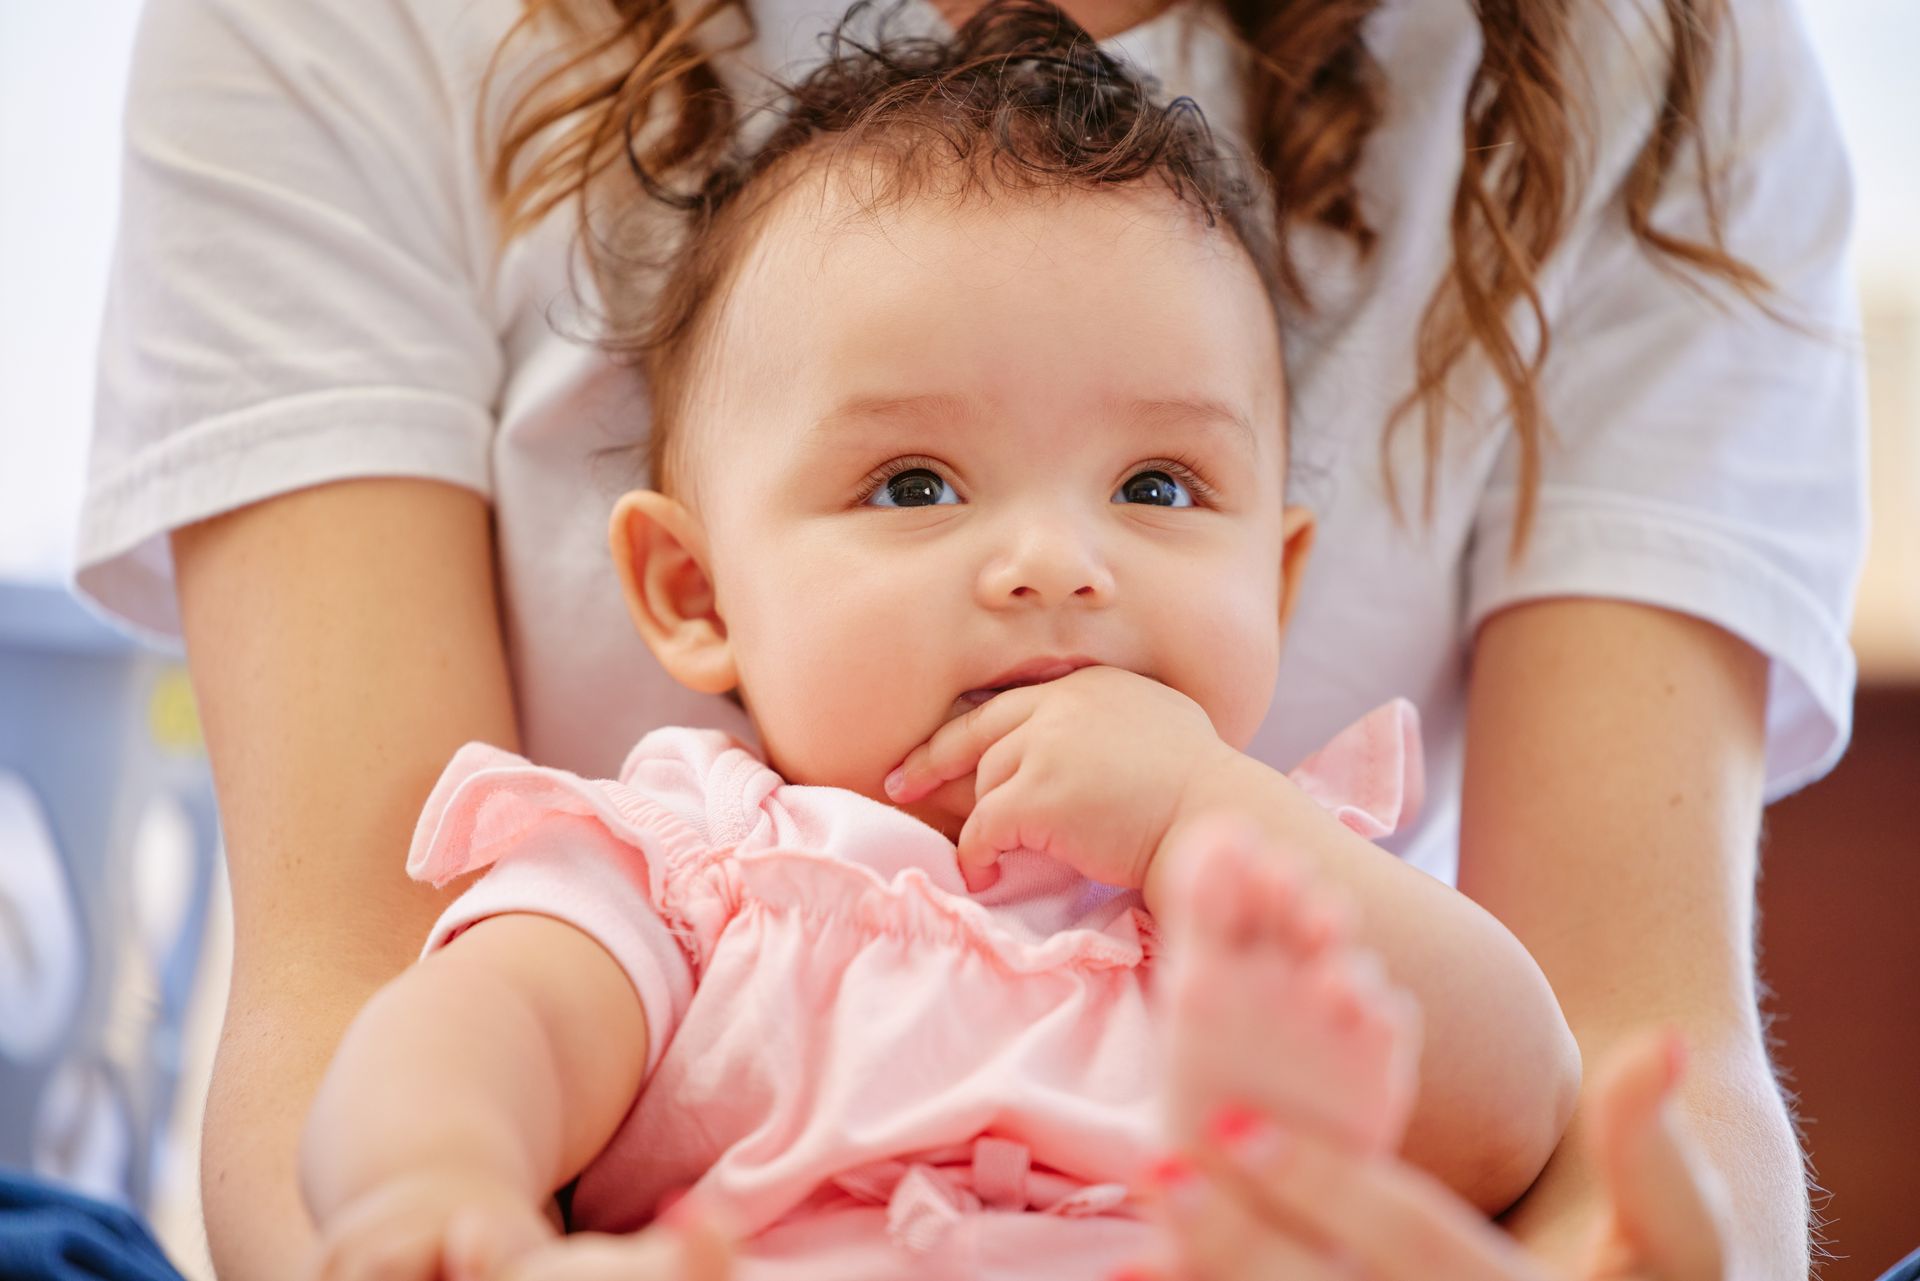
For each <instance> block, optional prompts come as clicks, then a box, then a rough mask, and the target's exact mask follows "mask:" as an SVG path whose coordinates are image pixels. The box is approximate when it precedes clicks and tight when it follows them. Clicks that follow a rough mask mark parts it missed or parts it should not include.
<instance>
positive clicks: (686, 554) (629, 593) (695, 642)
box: [607, 489, 740, 694]
mask: <svg viewBox="0 0 1920 1281" xmlns="http://www.w3.org/2000/svg"><path fill="white" fill-rule="evenodd" d="M607 539H608V543H609V545H610V546H611V548H612V551H613V564H614V568H615V569H616V570H617V571H618V572H619V574H620V589H621V591H622V592H623V593H625V595H626V598H627V613H628V614H630V615H632V617H633V625H634V626H635V627H636V628H638V629H639V631H640V636H641V639H643V640H645V641H646V642H647V648H648V649H650V650H652V651H653V656H654V657H655V658H657V659H659V660H660V666H662V667H664V668H666V669H667V674H668V675H669V676H671V677H673V679H675V680H677V681H679V682H680V683H681V684H682V685H684V686H686V687H687V688H688V689H690V690H694V691H696V692H698V693H702V694H724V693H726V692H727V691H728V690H730V689H732V688H734V686H736V685H738V684H739V683H740V682H739V672H738V670H737V669H736V667H735V666H734V661H733V646H732V645H731V643H729V641H728V640H727V624H726V620H724V619H722V618H721V617H720V612H719V610H718V609H717V608H716V603H715V600H714V590H713V578H712V576H711V575H710V574H709V573H708V572H707V548H706V538H705V536H704V534H703V532H702V530H701V528H700V522H699V521H698V520H696V519H695V518H694V515H693V513H692V512H690V511H688V510H687V508H686V507H685V506H684V505H682V504H680V503H678V502H675V501H674V500H673V499H671V498H668V497H667V496H666V495H665V494H660V493H655V492H654V491H652V490H646V489H636V490H632V491H630V492H628V493H626V494H622V495H621V496H620V501H619V502H617V503H615V504H614V506H613V521H612V523H611V526H610V527H609V529H608V531H607Z"/></svg>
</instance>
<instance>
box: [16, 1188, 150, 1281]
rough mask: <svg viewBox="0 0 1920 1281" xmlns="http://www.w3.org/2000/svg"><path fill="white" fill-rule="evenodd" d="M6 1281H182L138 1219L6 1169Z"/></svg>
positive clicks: (115, 1207)
mask: <svg viewBox="0 0 1920 1281" xmlns="http://www.w3.org/2000/svg"><path fill="white" fill-rule="evenodd" d="M0 1277H5V1278H6V1281H181V1277H180V1273H179V1272H178V1271H176V1270H175V1269H174V1266H173V1265H172V1264H171V1263H168V1262H167V1257H166V1255H165V1254H163V1253H162V1252H161V1250H160V1246H159V1244H158V1243H157V1242H156V1241H155V1240H154V1239H153V1234H152V1233H151V1232H149V1231H147V1229H146V1225H145V1224H143V1223H141V1222H140V1220H139V1219H137V1218H135V1217H134V1216H133V1215H132V1214H131V1213H129V1212H128V1211H126V1210H123V1209H121V1208H120V1207H118V1206H113V1205H107V1204H105V1203H104V1202H100V1201H95V1200H93V1199H91V1198H89V1197H83V1196H80V1195H79V1194H77V1193H73V1192H68V1191H66V1190H64V1189H62V1188H58V1187H55V1186H53V1185H52V1184H49V1183H46V1182H43V1181H40V1180H36V1179H30V1178H27V1177H26V1176H24V1175H21V1174H18V1173H16V1172H13V1171H9V1170H6V1169H0Z"/></svg>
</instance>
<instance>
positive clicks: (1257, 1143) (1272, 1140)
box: [1207, 1103, 1287, 1166]
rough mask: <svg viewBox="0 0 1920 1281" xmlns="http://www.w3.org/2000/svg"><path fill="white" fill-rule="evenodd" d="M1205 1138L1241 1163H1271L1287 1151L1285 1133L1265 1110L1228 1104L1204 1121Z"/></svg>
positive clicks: (1257, 1164)
mask: <svg viewBox="0 0 1920 1281" xmlns="http://www.w3.org/2000/svg"><path fill="white" fill-rule="evenodd" d="M1207 1137H1208V1138H1210V1139H1212V1140H1213V1141H1214V1142H1215V1143H1217V1144H1219V1145H1220V1146H1221V1147H1222V1148H1223V1149H1225V1150H1226V1151H1227V1152H1228V1153H1229V1154H1230V1155H1232V1156H1233V1158H1234V1159H1235V1160H1237V1161H1239V1162H1240V1163H1241V1164H1242V1165H1252V1166H1265V1165H1270V1164H1272V1163H1273V1162H1274V1161H1275V1160H1276V1159H1278V1158H1279V1157H1280V1155H1281V1154H1282V1153H1284V1152H1285V1151H1286V1146H1287V1136H1286V1134H1285V1133H1284V1132H1283V1131H1282V1130H1281V1129H1280V1127H1279V1126H1277V1125H1275V1124H1274V1123H1273V1121H1272V1120H1271V1119H1269V1118H1268V1117H1267V1116H1266V1115H1265V1114H1264V1113H1262V1112H1257V1111H1255V1110H1254V1109H1253V1108H1250V1107H1246V1106H1244V1105H1242V1104H1238V1103H1228V1104H1226V1105H1224V1106H1223V1107H1221V1108H1220V1109H1219V1110H1218V1111H1216V1112H1215V1113H1214V1114H1213V1116H1212V1117H1211V1118H1210V1119H1209V1120H1208V1121H1207Z"/></svg>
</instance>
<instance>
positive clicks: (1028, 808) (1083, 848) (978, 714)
mask: <svg viewBox="0 0 1920 1281" xmlns="http://www.w3.org/2000/svg"><path fill="white" fill-rule="evenodd" d="M1238 756H1239V753H1238V752H1235V751H1234V750H1233V749H1232V748H1231V747H1229V746H1227V745H1226V744H1225V743H1223V742H1221V741H1220V736H1219V735H1218V734H1216V733H1215V732H1214V729H1213V722H1212V721H1210V720H1208V719H1207V714H1206V712H1205V711H1204V710H1202V709H1201V707H1200V705H1199V704H1198V703H1196V702H1194V701H1193V700H1192V699H1191V698H1188V697H1187V696H1186V695H1185V694H1182V693H1181V692H1180V691H1178V690H1176V689H1173V688H1171V687H1169V686H1166V685H1162V684H1161V683H1160V682H1158V681H1156V680H1152V679H1150V678H1148V677H1145V676H1140V675H1137V674H1135V673H1133V672H1129V671H1126V670H1124V669H1122V668H1118V667H1083V668H1080V669H1079V670H1078V671H1074V672H1070V673H1068V674H1067V675H1065V676H1062V677H1060V678H1059V679H1058V680H1052V681H1048V682H1046V683H1045V684H1041V685H1026V686H1021V687H1019V688H1017V689H1010V690H1007V691H1006V692H1005V693H1002V694H998V695H996V696H995V697H993V698H992V699H989V700H988V701H987V702H985V703H982V704H980V706H978V707H976V708H974V709H973V710H971V711H969V712H967V713H966V714H965V715H963V716H957V717H955V718H954V719H953V720H951V721H948V722H947V723H946V724H945V725H943V726H941V727H940V728H939V729H938V730H937V731H935V733H934V735H933V737H932V738H930V739H928V740H927V741H926V742H925V743H922V744H921V745H920V746H919V747H916V748H914V749H913V751H912V752H910V753H908V755H907V759H906V760H905V761H903V762H902V763H901V766H900V768H899V769H898V770H897V771H895V774H894V776H893V777H890V778H889V779H888V784H889V786H888V788H887V795H888V796H889V797H891V798H892V799H893V800H894V801H896V802H898V803H901V804H906V803H909V802H912V801H914V800H917V799H919V798H920V797H922V796H925V795H926V794H928V793H929V792H931V791H933V790H934V789H935V788H937V787H939V786H940V785H941V784H942V783H945V782H947V781H948V780H949V779H956V778H964V777H965V776H966V775H968V774H974V775H975V776H976V777H975V781H974V806H973V812H972V814H970V815H969V816H968V818H967V821H966V823H965V825H964V826H962V827H961V829H960V839H959V847H960V852H959V856H960V873H961V875H962V876H963V877H964V878H965V879H966V882H967V888H968V889H971V890H980V889H985V888H986V887H987V886H989V885H991V884H993V882H994V880H995V879H996V877H997V872H996V871H995V868H994V865H995V864H996V863H997V862H998V861H999V858H1000V855H1001V854H1003V853H1005V852H1006V851H1008V850H1015V849H1022V848H1025V849H1032V850H1039V851H1041V852H1043V853H1046V854H1050V855H1052V856H1053V857H1054V858H1057V859H1059V860H1061V861H1062V862H1064V863H1067V864H1069V865H1070V866H1072V867H1073V868H1075V869H1076V870H1077V871H1079V872H1080V873H1082V874H1083V875H1085V876H1087V877H1090V878H1091V879H1093V880H1096V881H1100V882H1102V883H1104V884H1107V885H1118V886H1123V887H1125V888H1128V889H1139V888H1140V887H1141V886H1142V885H1143V884H1144V883H1145V881H1146V874H1147V868H1148V866H1149V865H1150V864H1151V863H1152V861H1153V856H1154V852H1155V851H1156V850H1158V849H1159V848H1160V843H1161V839H1162V838H1163V837H1164V836H1165V835H1166V833H1167V830H1168V828H1169V827H1170V826H1171V825H1172V824H1173V821H1174V819H1175V818H1176V817H1177V816H1178V814H1179V812H1180V808H1181V802H1182V798H1183V797H1184V795H1185V794H1186V793H1187V791H1188V789H1189V787H1190V786H1191V783H1192V781H1193V780H1194V779H1195V778H1196V777H1197V776H1199V775H1201V774H1203V773H1205V772H1206V771H1208V770H1211V769H1216V768H1218V767H1219V766H1220V765H1221V764H1223V763H1224V762H1225V761H1227V760H1229V759H1231V758H1234V757H1238Z"/></svg>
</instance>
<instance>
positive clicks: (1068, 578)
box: [613, 178, 1312, 838]
mask: <svg viewBox="0 0 1920 1281" xmlns="http://www.w3.org/2000/svg"><path fill="white" fill-rule="evenodd" d="M772 217H773V219H774V225H772V226H770V227H768V228H767V229H766V231H765V232H764V233H763V234H761V235H759V236H758V237H757V238H756V241H755V243H754V245H753V246H752V247H751V249H750V250H749V251H748V255H747V257H746V259H745V261H743V262H742V264H741V265H740V267H739V270H738V271H737V273H736V276H735V279H734V281H733V283H732V287H731V289H730V291H729V293H728V295H727V298H726V302H725V304H724V307H723V309H722V311H721V313H720V315H719V316H718V317H717V319H716V321H715V328H714V330H713V335H712V342H711V344H710V350H712V351H714V352H719V353H724V354H723V356H722V357H720V359H722V360H723V361H724V366H725V367H724V375H725V376H724V377H711V378H702V379H699V380H697V382H698V386H699V388H700V391H699V392H698V393H697V398H696V399H695V401H694V403H693V404H692V405H690V406H689V407H688V411H687V413H686V415H685V418H684V421H682V422H681V423H679V424H678V425H677V427H676V430H678V431H680V432H684V433H688V437H687V447H686V458H687V462H686V465H685V476H686V483H685V485H684V487H681V488H680V490H679V492H677V493H675V494H674V495H672V496H667V495H662V494H658V493H652V492H643V493H636V494H630V495H627V496H626V497H625V498H624V499H623V500H622V501H621V503H620V505H619V507H618V509H617V510H616V512H615V516H614V537H613V543H614V553H615V556H616V558H617V559H618V560H620V561H621V563H622V569H623V578H624V579H625V581H626V587H627V592H628V599H629V604H630V606H631V608H632V612H633V615H634V618H635V622H636V624H637V625H638V626H639V628H640V631H641V633H642V634H643V636H645V637H646V639H647V641H648V643H649V644H650V645H651V646H652V648H653V650H654V652H655V654H656V655H657V656H658V657H659V659H660V660H661V662H662V664H663V665H664V666H665V667H666V668H667V670H668V671H669V672H671V673H672V674H673V675H674V676H675V677H676V678H677V679H679V680H680V681H681V682H682V683H683V684H686V685H688V686H690V687H692V688H695V689H703V690H710V691H713V692H721V691H725V690H728V689H732V688H735V687H738V688H739V690H740V691H741V693H742V696H743V698H744V700H745V703H746V705H747V708H748V710H749V711H750V713H751V715H752V716H753V718H754V722H755V725H756V727H757V729H758V731H759V733H760V737H761V742H762V745H763V747H764V749H765V751H766V754H767V758H768V762H769V764H770V765H772V766H773V767H774V768H775V769H776V770H777V771H778V772H779V773H780V774H781V775H782V776H783V777H785V778H786V779H787V780H789V781H790V782H793V783H802V784H822V785H831V786H836V787H843V788H848V789H851V790H853V791H856V792H860V793H862V794H864V795H867V796H869V797H872V798H874V799H877V800H882V801H885V800H887V796H886V793H885V791H884V788H883V783H884V780H885V779H886V777H887V775H888V773H889V772H890V771H891V770H892V769H893V768H894V767H895V766H896V765H898V764H899V763H900V762H901V761H902V759H903V758H904V757H905V756H906V755H907V754H908V752H909V751H910V750H912V749H913V748H915V747H916V746H918V745H919V744H921V743H923V742H925V741H926V740H927V739H928V738H929V737H930V736H931V735H932V734H933V733H934V732H935V731H936V730H938V729H939V728H940V727H941V726H942V725H943V724H945V723H947V722H948V721H950V720H952V719H953V718H954V717H956V716H958V715H961V714H963V713H965V712H967V711H968V710H970V709H971V708H973V707H974V706H975V705H976V704H977V703H978V702H979V701H980V697H979V695H978V694H975V696H974V697H973V698H971V699H970V698H968V697H967V695H968V694H969V692H970V691H979V690H982V689H983V687H986V686H989V685H991V684H993V683H995V682H996V681H997V680H999V679H1000V678H1001V677H1003V676H1005V675H1006V674H1007V673H1009V672H1011V671H1013V670H1014V669H1016V668H1018V667H1019V666H1021V665H1022V664H1028V663H1032V662H1035V661H1037V660H1046V659H1057V658H1062V657H1071V658H1073V659H1075V660H1077V661H1078V662H1081V663H1087V662H1091V663H1094V664H1100V665H1105V666H1110V667H1114V668H1119V669H1123V670H1125V671H1128V672H1132V673H1136V674H1138V675H1140V676H1144V677H1146V678H1149V679H1150V680H1151V681H1154V682H1158V683H1159V684H1160V685H1163V686H1165V687H1168V688H1170V689H1171V690H1173V691H1177V692H1178V693H1179V694H1181V695H1184V696H1185V698H1186V699H1190V700H1191V701H1192V703H1194V704H1196V705H1197V706H1198V708H1199V709H1200V710H1201V711H1202V712H1203V713H1204V716H1205V718H1206V722H1207V723H1208V724H1210V726H1211V730H1212V733H1213V735H1215V736H1217V738H1218V740H1219V741H1220V742H1221V743H1224V744H1225V745H1226V746H1228V747H1231V748H1238V747H1241V746H1243V745H1244V744H1245V743H1247V742H1248V741H1250V739H1251V738H1252V735H1253V733H1254V731H1255V730H1256V728H1257V727H1258V725H1259V723H1260V720H1261V718H1262V716H1263V715H1264V714H1265V711H1266V709H1267V706H1268V703H1269V701H1270V698H1271V695H1272V691H1273V684H1274V679H1275V670H1276V664H1277V662H1278V658H1279V653H1280V637H1281V631H1282V626H1283V614H1284V611H1285V606H1286V603H1287V601H1288V599H1289V598H1290V589H1291V586H1292V581H1293V579H1294V578H1296V577H1297V574H1298V571H1299V568H1300V565H1301V562H1302V561H1303V559H1304V556H1305V552H1306V550H1307V547H1308V544H1309V542H1310V538H1311V527H1312V526H1311V518H1310V516H1309V515H1308V514H1307V513H1306V512H1305V511H1304V510H1303V509H1298V508H1292V509H1289V508H1285V507H1284V506H1283V502H1282V483H1283V479H1284V476H1285V467H1286V460H1285V431H1284V412H1285V410H1284V405H1285V401H1284V390H1283V378H1282V370H1281V359H1280V346H1279V336H1278V332H1277V328H1276V325H1275V321H1274V317H1273V313H1272V307H1271V304H1270V302H1269V300H1268V298H1267V295H1266V293H1265V291H1264V290H1263V288H1262V286H1261V284H1260V281H1259V278H1258V275H1257V273H1256V272H1255V271H1254V270H1253V268H1252V266H1251V264H1250V262H1249V261H1248V260H1247V259H1246V257H1245V255H1244V253H1243V251H1241V250H1240V249H1239V248H1238V247H1237V246H1236V245H1234V244H1233V243H1232V242H1231V240H1230V238H1228V237H1226V236H1225V235H1224V234H1222V233H1221V232H1219V231H1217V230H1214V229H1209V228H1207V227H1206V226H1205V225H1204V223H1203V222H1202V221H1201V220H1200V219H1199V217H1198V215H1197V214H1196V212H1195V211H1194V210H1192V209H1191V208H1189V207H1187V206H1183V205H1181V204H1180V203H1178V202H1177V201H1176V200H1174V199H1173V198H1172V197H1171V196H1170V195H1167V194H1165V193H1163V192H1160V191H1157V190H1154V189H1150V188H1141V189H1138V190H1134V189H1121V190H1115V191H1113V192H1111V193H1099V194H1089V193H1086V192H1082V191H1075V192H1071V193H1039V194H1029V193H996V194H995V196H994V197H993V198H992V199H991V200H972V201H968V202H965V203H963V204H960V205H958V206H956V205H955V204H954V203H953V202H952V201H950V200H947V199H941V200H938V201H931V202H930V201H920V200H909V201H908V202H907V203H905V204H900V205H896V206H893V207H890V208H884V209H881V210H879V211H876V212H871V213H868V212H863V211H862V210H861V209H860V208H859V206H858V202H857V201H855V200H853V198H852V197H851V196H850V195H849V194H848V193H847V192H845V191H844V190H843V189H842V187H841V184H839V183H836V182H835V181H833V180H832V179H830V178H829V179H822V180H820V181H819V182H818V183H817V184H815V185H812V186H810V187H805V188H802V189H801V190H798V191H793V192H789V193H787V194H786V195H785V196H784V197H783V205H782V208H780V209H779V210H777V211H776V212H775V213H774V214H773V215H772ZM1195 618H1205V619H1207V620H1208V625H1207V626H1206V627H1204V628H1199V627H1195V626H1193V625H1192V621H1191V620H1193V619H1195ZM1142 728H1151V726H1143V727H1142ZM973 802H974V786H973V780H972V779H971V778H970V777H969V778H961V779H951V780H947V781H945V782H944V783H943V784H942V785H941V786H940V787H939V788H938V789H937V790H935V791H933V792H932V793H931V794H929V795H925V796H920V797H916V798H914V799H913V800H911V801H910V802H906V803H903V804H902V805H901V808H903V809H905V810H906V811H907V812H909V813H912V814H914V815H916V816H917V817H920V818H922V819H923V820H925V821H926V822H928V823H929V824H931V825H932V826H934V827H936V828H937V829H939V830H940V831H941V832H942V833H944V834H945V835H947V836H948V837H949V838H957V837H958V835H959V833H960V830H961V826H962V824H963V822H964V821H965V819H966V818H967V816H968V814H969V813H970V812H971V810H972V807H973Z"/></svg>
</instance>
